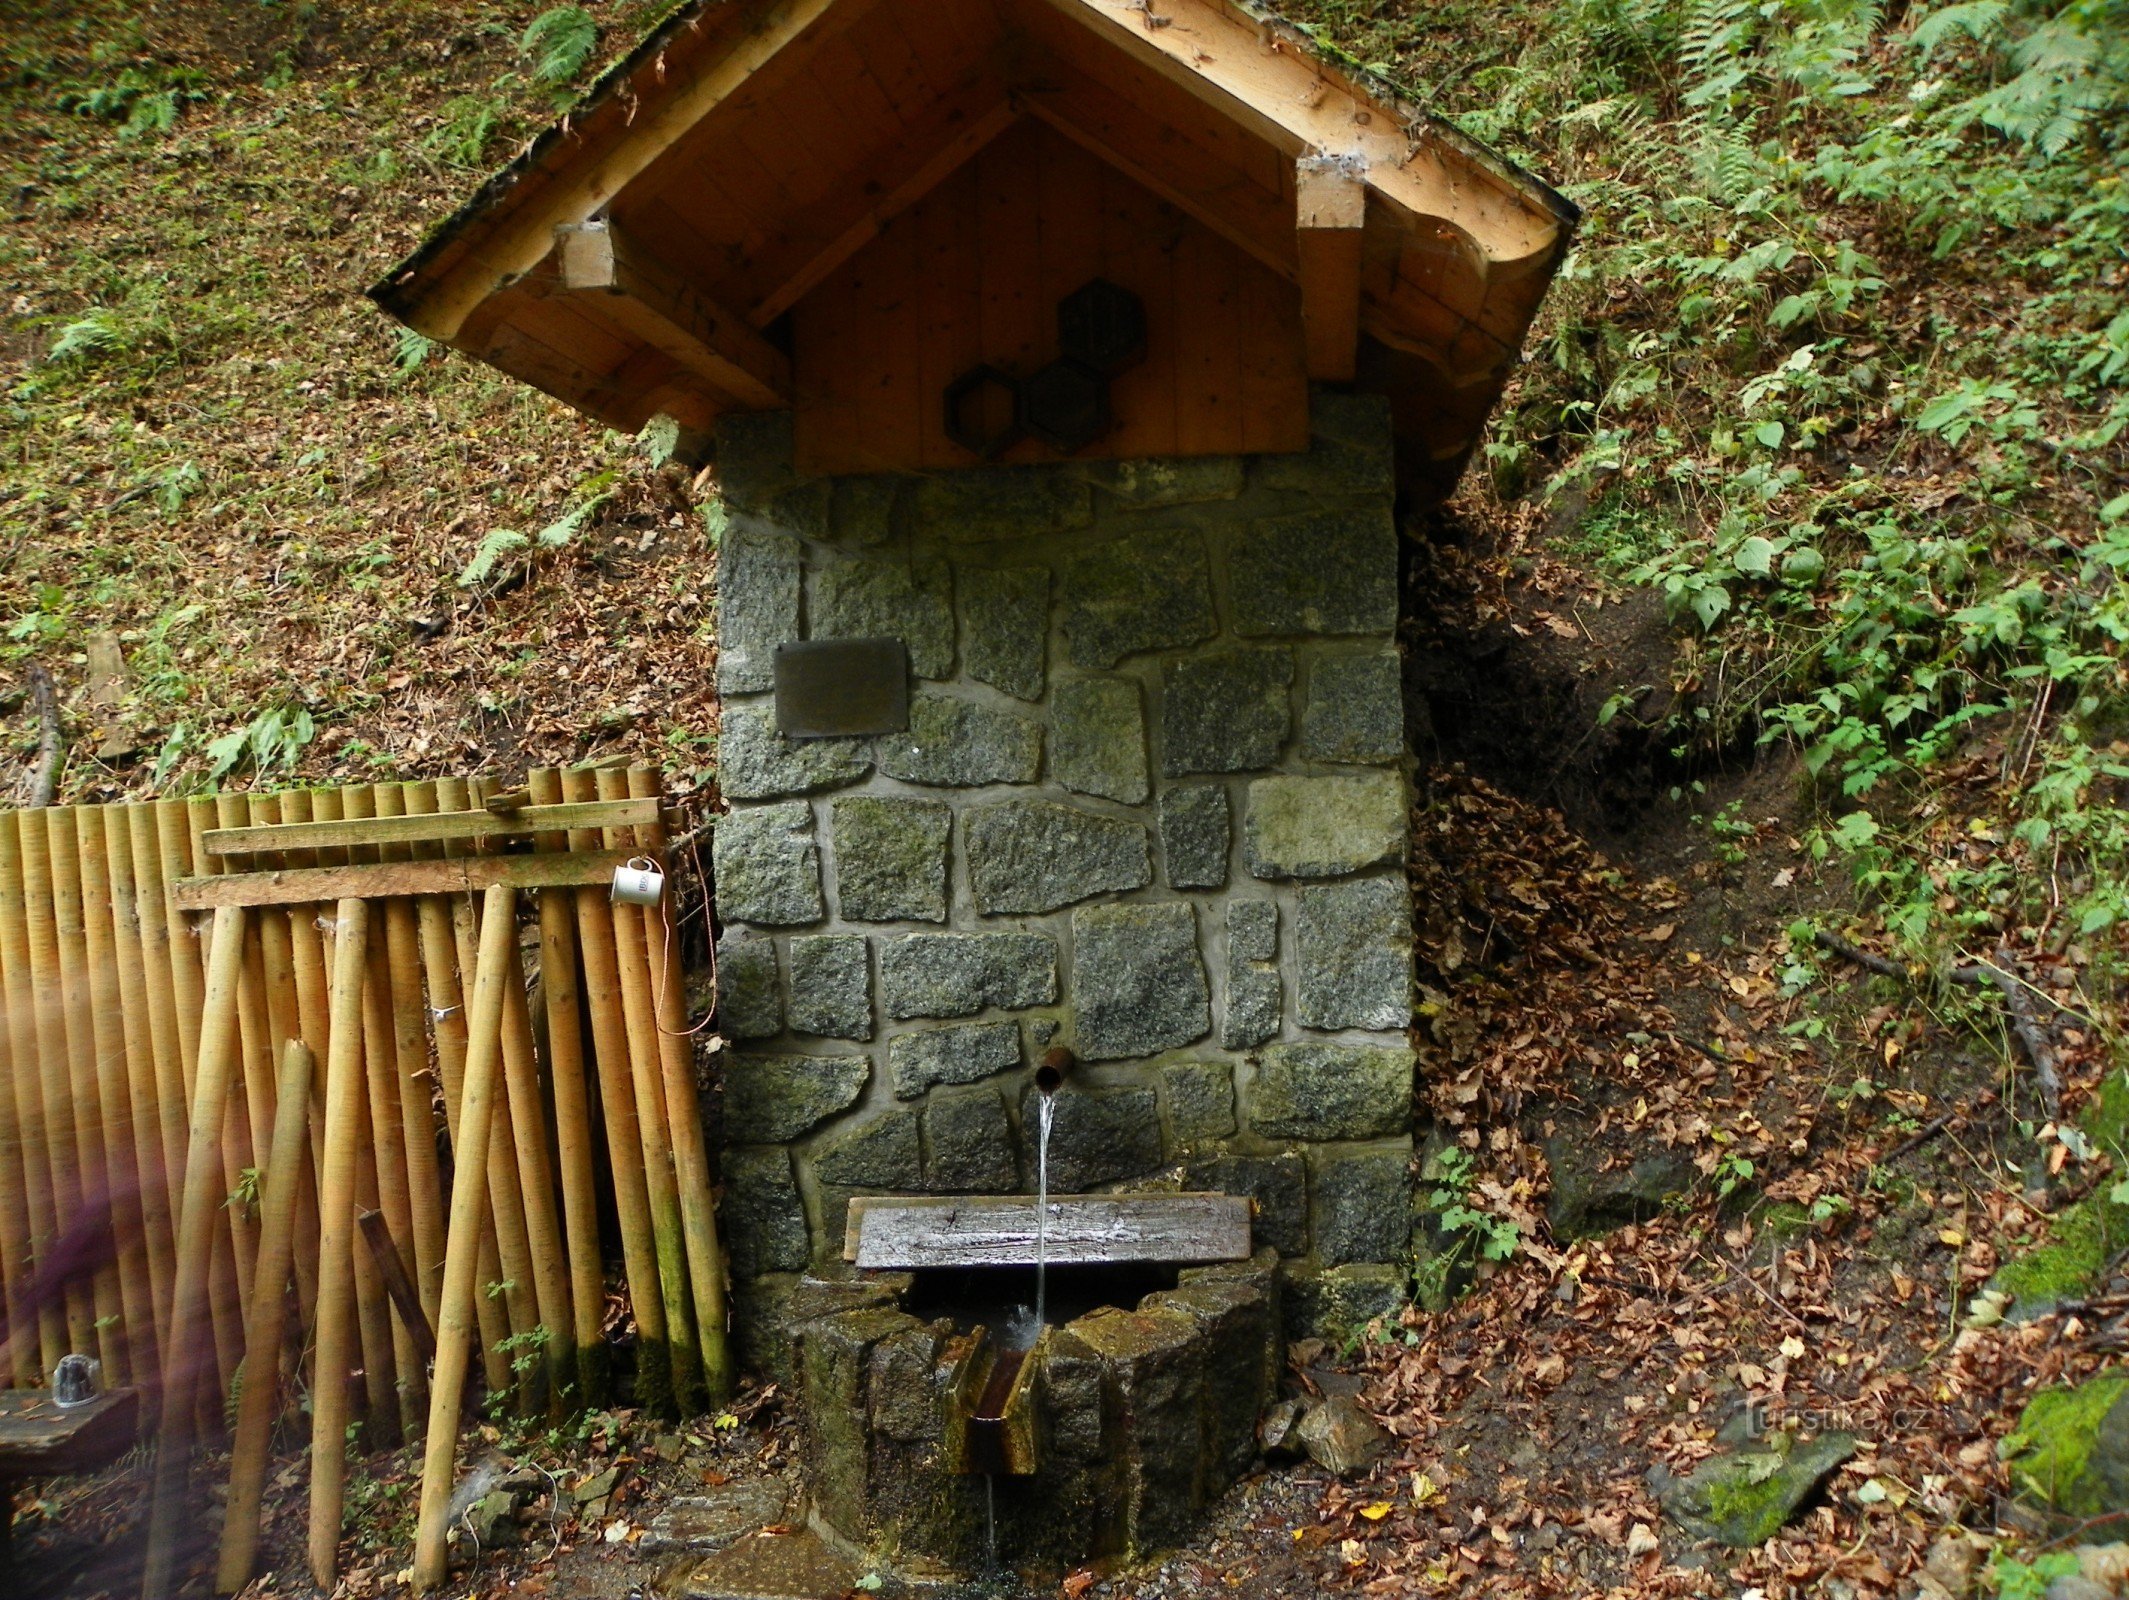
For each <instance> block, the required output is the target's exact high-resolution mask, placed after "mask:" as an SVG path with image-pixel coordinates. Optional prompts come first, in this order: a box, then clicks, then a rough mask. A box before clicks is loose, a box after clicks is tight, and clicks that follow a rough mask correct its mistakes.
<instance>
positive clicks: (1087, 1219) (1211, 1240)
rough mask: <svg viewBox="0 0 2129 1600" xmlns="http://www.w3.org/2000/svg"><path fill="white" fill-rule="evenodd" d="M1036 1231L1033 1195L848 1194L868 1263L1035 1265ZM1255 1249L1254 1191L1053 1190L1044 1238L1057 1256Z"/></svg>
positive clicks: (854, 1233)
mask: <svg viewBox="0 0 2129 1600" xmlns="http://www.w3.org/2000/svg"><path fill="white" fill-rule="evenodd" d="M1035 1236H1036V1216H1035V1198H1034V1196H1032V1195H982V1196H964V1197H959V1198H954V1199H933V1198H926V1199H914V1198H910V1199H904V1198H897V1197H881V1196H874V1197H869V1198H859V1199H855V1200H852V1201H851V1202H850V1220H849V1227H848V1232H847V1234H846V1237H845V1243H844V1255H845V1256H846V1257H849V1258H851V1259H854V1260H855V1261H856V1262H857V1264H858V1266H860V1267H862V1268H870V1269H880V1268H911V1267H1031V1266H1033V1265H1035V1261H1036V1237H1035ZM1249 1250H1250V1237H1249V1201H1248V1200H1247V1199H1245V1198H1243V1197H1242V1196H1240V1195H1226V1194H1147V1195H1136V1194H1133V1195H1114V1194H1100V1195H1059V1196H1053V1197H1052V1198H1051V1200H1050V1205H1049V1226H1048V1228H1047V1230H1046V1233H1045V1237H1044V1240H1043V1259H1044V1260H1046V1261H1048V1262H1049V1263H1050V1264H1051V1265H1053V1266H1091V1265H1099V1264H1103V1263H1108V1262H1119V1261H1159V1262H1166V1263H1173V1264H1178V1265H1180V1264H1187V1263H1190V1262H1201V1261H1241V1260H1244V1259H1246V1258H1247V1257H1248V1255H1249Z"/></svg>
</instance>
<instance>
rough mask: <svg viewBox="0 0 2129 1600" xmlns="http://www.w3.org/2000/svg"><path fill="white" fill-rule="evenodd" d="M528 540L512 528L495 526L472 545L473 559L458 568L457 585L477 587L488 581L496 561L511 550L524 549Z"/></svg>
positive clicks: (465, 587) (470, 587)
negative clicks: (477, 542) (495, 527)
mask: <svg viewBox="0 0 2129 1600" xmlns="http://www.w3.org/2000/svg"><path fill="white" fill-rule="evenodd" d="M530 542H531V541H530V540H528V539H527V538H526V537H525V536H524V535H523V534H522V533H519V532H517V531H515V530H514V529H511V528H497V529H496V530H495V531H494V532H492V533H490V534H488V535H486V536H485V537H483V538H482V540H481V542H480V543H479V544H477V545H475V546H474V547H473V559H472V560H470V561H468V562H467V563H466V564H465V566H463V567H461V568H460V569H459V573H458V586H459V587H460V588H461V589H473V588H478V587H479V586H480V585H481V584H483V583H486V582H487V581H488V577H489V575H490V574H491V573H493V572H494V571H495V564H496V563H497V562H498V561H500V560H502V559H503V557H504V556H506V555H508V554H509V553H510V552H511V551H513V550H522V549H524V548H525V546H526V545H527V544H529V543H530Z"/></svg>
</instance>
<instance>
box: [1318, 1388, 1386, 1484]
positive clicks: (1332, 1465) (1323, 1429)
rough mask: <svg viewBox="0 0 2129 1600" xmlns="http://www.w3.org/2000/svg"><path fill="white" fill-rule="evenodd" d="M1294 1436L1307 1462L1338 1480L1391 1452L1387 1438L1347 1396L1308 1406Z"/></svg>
mask: <svg viewBox="0 0 2129 1600" xmlns="http://www.w3.org/2000/svg"><path fill="white" fill-rule="evenodd" d="M1295 1435H1296V1437H1298V1438H1299V1439H1300V1441H1301V1448H1302V1449H1304V1450H1306V1451H1307V1452H1308V1453H1309V1459H1310V1460H1312V1461H1314V1462H1315V1463H1316V1465H1317V1466H1319V1467H1321V1468H1323V1470H1324V1471H1326V1472H1329V1473H1332V1474H1334V1475H1335V1476H1337V1477H1341V1478H1344V1477H1350V1476H1351V1475H1352V1474H1354V1473H1356V1472H1360V1471H1363V1470H1365V1469H1366V1468H1367V1467H1369V1466H1372V1465H1373V1464H1374V1463H1375V1462H1376V1461H1377V1460H1378V1459H1379V1458H1380V1457H1381V1455H1382V1453H1383V1452H1384V1451H1385V1450H1387V1449H1389V1448H1390V1436H1389V1435H1388V1434H1386V1433H1384V1432H1383V1431H1382V1427H1381V1425H1380V1424H1379V1423H1377V1422H1376V1420H1375V1419H1374V1418H1373V1417H1371V1416H1369V1415H1368V1414H1367V1413H1366V1412H1365V1411H1363V1410H1361V1409H1360V1403H1359V1402H1358V1401H1357V1400H1355V1399H1354V1398H1353V1397H1352V1396H1351V1395H1347V1394H1334V1395H1332V1396H1331V1397H1330V1398H1329V1399H1327V1400H1324V1401H1323V1402H1321V1403H1320V1404H1318V1405H1314V1406H1311V1407H1310V1408H1309V1411H1308V1414H1307V1415H1306V1416H1304V1417H1303V1418H1302V1419H1301V1426H1300V1427H1299V1428H1297V1429H1296V1430H1295Z"/></svg>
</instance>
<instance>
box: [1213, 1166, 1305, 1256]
mask: <svg viewBox="0 0 2129 1600" xmlns="http://www.w3.org/2000/svg"><path fill="white" fill-rule="evenodd" d="M1183 1185H1184V1187H1185V1188H1189V1189H1205V1190H1211V1191H1213V1192H1215V1193H1219V1194H1236V1195H1247V1196H1248V1197H1249V1198H1250V1199H1251V1200H1253V1201H1255V1202H1256V1208H1257V1214H1256V1219H1255V1221H1254V1222H1253V1223H1252V1225H1251V1231H1252V1235H1253V1237H1254V1238H1255V1239H1256V1241H1257V1243H1259V1244H1263V1245H1270V1246H1271V1247H1272V1248H1273V1249H1274V1250H1276V1251H1278V1252H1279V1254H1280V1255H1282V1256H1298V1255H1303V1254H1306V1253H1307V1251H1308V1177H1307V1173H1306V1171H1305V1170H1304V1168H1303V1166H1302V1163H1301V1157H1300V1156H1299V1155H1297V1154H1293V1153H1291V1152H1289V1153H1287V1154H1283V1155H1275V1156H1236V1155H1224V1156H1213V1157H1211V1158H1209V1159H1207V1160H1203V1161H1194V1162H1192V1163H1190V1164H1189V1165H1188V1166H1186V1167H1185V1168H1184V1169H1183Z"/></svg>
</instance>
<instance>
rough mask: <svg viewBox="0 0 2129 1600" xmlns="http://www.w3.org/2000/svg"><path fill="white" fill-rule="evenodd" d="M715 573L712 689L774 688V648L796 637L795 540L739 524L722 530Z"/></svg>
mask: <svg viewBox="0 0 2129 1600" xmlns="http://www.w3.org/2000/svg"><path fill="white" fill-rule="evenodd" d="M720 554H721V559H720V561H719V564H718V570H717V591H718V592H717V690H718V692H719V693H720V694H759V693H761V692H762V691H764V690H767V689H772V688H774V687H775V686H776V647H777V646H778V645H780V644H783V643H785V642H786V641H787V640H791V639H796V638H797V637H798V584H799V559H798V541H797V540H796V539H794V538H792V537H791V535H789V534H788V533H781V532H778V531H777V530H775V529H773V528H762V527H755V526H750V525H748V524H745V523H740V524H737V525H735V526H733V527H732V528H729V529H728V530H726V533H725V537H724V544H723V548H722V551H721V553H720Z"/></svg>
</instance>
